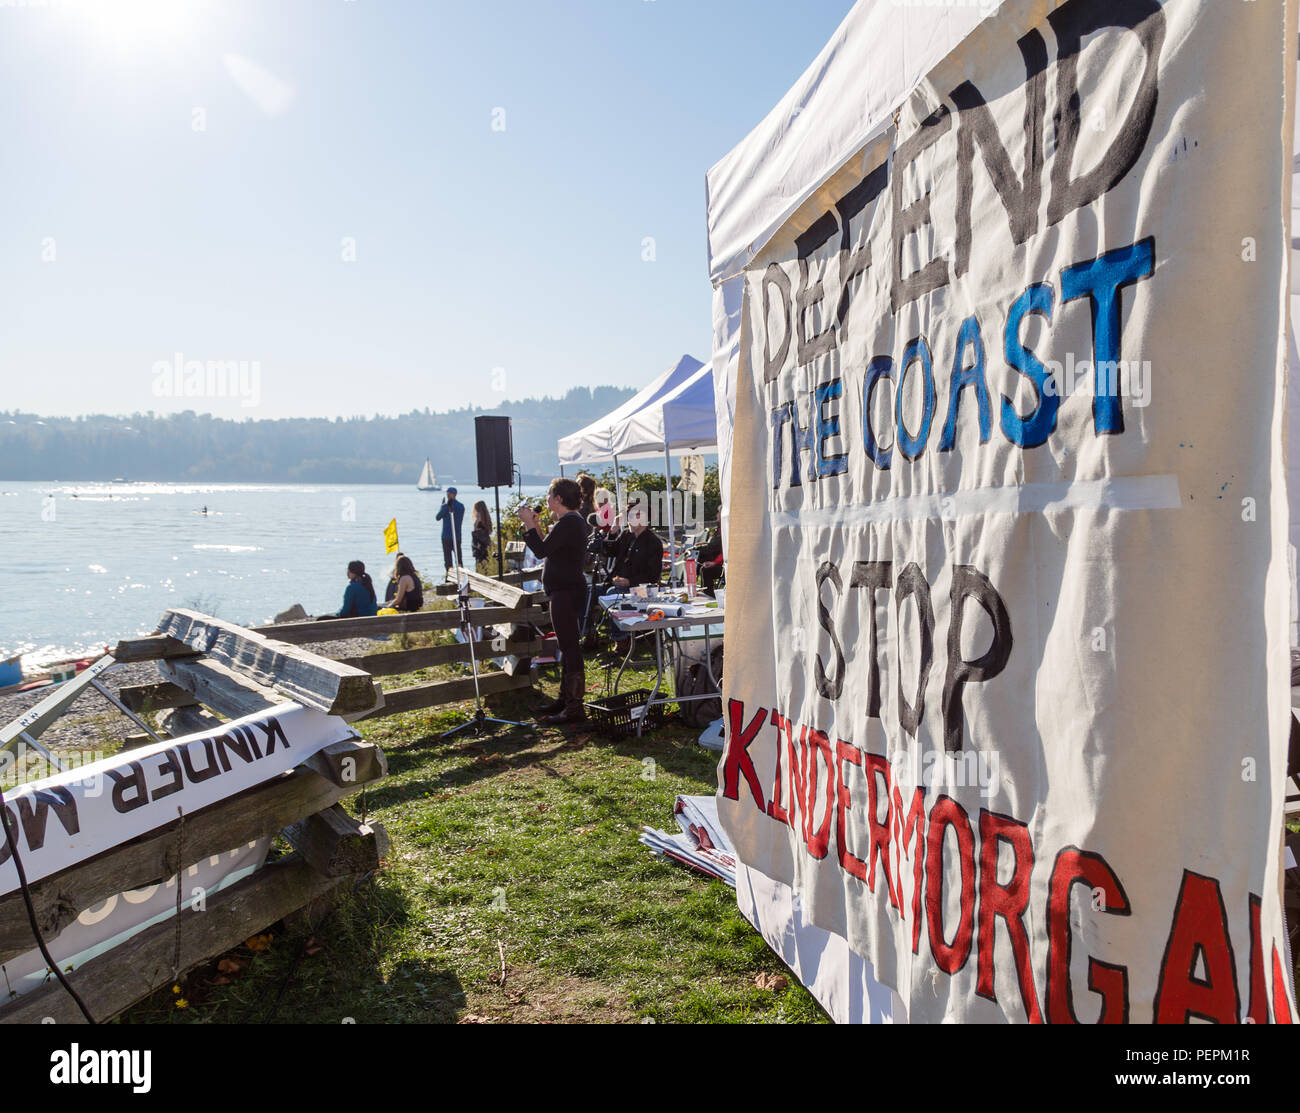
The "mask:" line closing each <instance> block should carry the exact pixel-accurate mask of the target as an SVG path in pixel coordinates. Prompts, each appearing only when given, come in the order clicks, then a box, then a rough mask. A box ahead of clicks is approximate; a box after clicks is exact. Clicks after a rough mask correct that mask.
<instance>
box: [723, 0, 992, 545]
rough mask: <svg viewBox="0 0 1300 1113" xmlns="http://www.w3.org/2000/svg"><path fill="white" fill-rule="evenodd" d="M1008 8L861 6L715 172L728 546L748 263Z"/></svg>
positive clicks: (987, 0)
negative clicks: (937, 70)
mask: <svg viewBox="0 0 1300 1113" xmlns="http://www.w3.org/2000/svg"><path fill="white" fill-rule="evenodd" d="M1001 3H1002V0H981V2H980V3H979V4H978V5H977V4H946V5H925V6H922V5H919V4H915V5H914V4H898V3H896V2H894V0H858V2H857V3H856V4H855V5H854V6H853V10H852V11H850V12H849V14H848V15H847V16H846V17H845V19H844V22H843V23H841V24H840V26H839V29H838V30H837V31H836V32H835V34H834V35H833V36H832V37H831V40H830V42H828V43H827V44H826V46H825V47H824V48H823V49H822V52H821V53H820V54H819V55H818V56H817V59H816V60H815V61H814V62H813V64H812V65H811V66H809V67H808V69H807V70H805V71H804V74H803V76H802V77H801V78H799V80H798V81H797V82H795V85H794V87H793V88H792V89H791V90H790V91H789V92H788V93H786V95H785V96H784V97H782V98H781V101H780V103H779V104H777V106H776V107H775V108H773V109H772V111H771V112H769V113H768V114H767V116H766V117H765V118H764V119H763V122H762V123H760V124H759V125H758V127H756V128H755V129H754V130H753V131H752V132H750V133H749V135H748V136H746V137H745V139H744V140H743V141H742V142H741V143H740V144H739V145H738V146H736V147H735V148H734V149H733V150H732V151H731V152H730V153H729V154H727V155H726V156H725V157H724V158H722V160H721V161H719V162H718V164H717V165H716V166H714V167H713V169H712V170H710V171H709V172H708V175H707V179H706V194H707V203H708V250H709V278H710V280H711V281H712V283H713V289H714V294H713V370H714V382H715V386H716V390H717V395H718V397H717V416H718V467H719V476H718V479H719V485H720V487H721V490H722V535H723V543H724V545H725V543H726V535H727V529H726V523H727V491H728V485H729V482H730V448H731V429H732V425H733V415H734V412H735V404H734V403H735V396H736V361H737V359H738V358H739V351H740V328H741V293H742V290H743V287H744V283H743V279H742V277H741V276H742V273H743V271H744V268H745V265H746V264H747V263H748V262H749V260H750V259H752V258H753V257H754V256H755V255H756V254H758V252H759V251H761V250H762V249H763V247H764V246H765V245H766V244H767V242H768V241H769V240H770V239H771V238H772V236H773V234H774V233H775V232H776V231H777V230H778V229H780V228H781V226H782V225H784V224H785V222H786V221H787V220H788V219H789V218H790V216H791V215H792V214H793V213H794V212H796V211H797V210H798V209H799V207H800V206H801V205H802V204H803V203H804V202H805V201H806V200H808V198H809V197H811V196H812V195H813V194H814V193H815V192H816V191H817V190H818V189H819V188H820V187H821V186H822V184H823V183H824V182H825V181H826V180H827V179H828V178H829V177H830V176H831V174H832V173H834V172H835V171H836V170H838V169H839V168H840V167H841V166H842V165H843V164H844V163H845V161H846V160H847V159H849V158H850V157H851V156H852V155H853V154H854V153H855V152H857V151H859V150H861V149H862V148H863V147H864V146H865V145H866V144H867V143H868V142H869V141H870V140H871V139H873V138H874V137H875V136H877V135H879V134H882V133H883V132H884V131H885V130H886V129H887V128H888V127H889V125H890V123H891V122H892V120H893V115H894V111H895V110H896V109H897V108H898V107H899V106H900V105H901V104H902V103H903V102H904V101H905V100H906V99H907V97H908V95H909V94H910V93H911V92H912V90H914V89H915V88H916V86H917V85H918V84H919V83H920V81H921V79H922V78H924V77H925V75H926V74H927V73H929V72H930V70H931V69H933V68H934V66H935V65H936V64H937V63H939V62H940V61H942V60H943V59H944V58H945V57H946V56H947V55H948V54H949V53H950V52H951V51H952V50H953V49H954V48H955V47H956V46H957V44H958V43H960V42H961V41H962V40H963V39H964V38H965V37H966V36H967V35H968V34H970V32H971V31H972V30H974V28H975V26H976V25H977V24H978V23H979V22H980V21H981V20H982V19H983V18H984V17H985V16H988V15H991V14H992V13H993V12H995V11H996V10H997V9H998V8H999V7H1000V6H1001Z"/></svg>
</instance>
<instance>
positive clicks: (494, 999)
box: [458, 965, 640, 1024]
mask: <svg viewBox="0 0 1300 1113" xmlns="http://www.w3.org/2000/svg"><path fill="white" fill-rule="evenodd" d="M497 977H499V975H493V978H494V979H495V978H497ZM639 1021H640V1017H639V1016H638V1014H637V1013H635V1012H634V1011H633V1010H632V1009H631V1008H630V1007H629V1006H628V1003H627V1001H626V999H625V998H624V997H623V995H622V994H621V993H620V992H618V991H617V990H612V989H610V987H609V986H607V985H604V984H602V983H601V982H596V981H591V980H589V979H586V978H571V977H555V976H554V975H551V974H548V973H547V972H546V971H544V970H539V969H538V968H537V967H535V966H522V967H515V966H510V965H507V966H506V978H505V985H504V986H499V985H496V984H495V982H494V984H492V985H489V986H487V987H486V988H485V989H483V990H482V991H480V992H476V993H472V994H471V995H470V997H469V999H468V1000H467V1002H466V1010H465V1012H464V1013H463V1014H462V1015H461V1017H460V1018H459V1021H458V1022H459V1023H461V1024H485V1023H495V1024H559V1023H569V1024H583V1023H586V1024H636V1023H639Z"/></svg>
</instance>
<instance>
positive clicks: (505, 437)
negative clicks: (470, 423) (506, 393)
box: [474, 417, 515, 488]
mask: <svg viewBox="0 0 1300 1113" xmlns="http://www.w3.org/2000/svg"><path fill="white" fill-rule="evenodd" d="M474 442H475V446H476V447H477V449H478V485H479V486H480V487H484V488H486V487H509V486H510V485H511V484H513V483H514V481H515V450H514V444H513V442H512V439H511V436H510V419H509V418H508V417H476V418H475V419H474Z"/></svg>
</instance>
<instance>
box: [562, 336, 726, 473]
mask: <svg viewBox="0 0 1300 1113" xmlns="http://www.w3.org/2000/svg"><path fill="white" fill-rule="evenodd" d="M703 366H704V364H703V363H701V362H700V361H699V360H698V359H696V358H695V357H694V356H682V358H681V359H680V360H678V361H677V363H676V364H674V365H673V366H672V367H670V368H669V369H668V370H667V371H665V372H663V374H661V375H659V376H658V377H657V378H656V379H655V380H654V381H653V382H652V383H650V385H649V386H647V387H646V388H645V389H644V390H641V391H639V392H638V393H637V394H635V395H634V396H633V397H631V398H629V399H628V400H627V401H626V402H624V403H623V404H622V405H621V406H619V407H618V408H617V409H614V410H611V411H610V412H609V413H607V414H606V415H605V416H604V417H602V418H598V419H597V420H596V421H593V422H592V423H591V424H590V425H588V426H586V427H585V428H583V429H579V430H578V431H577V432H576V433H570V434H569V435H568V436H567V437H561V438H560V440H559V456H560V469H561V471H563V469H564V468H565V467H566V466H569V465H575V464H588V463H594V462H596V461H603V460H612V459H614V457H615V456H617V455H620V453H619V451H618V450H617V449H616V448H615V447H614V443H613V438H614V435H615V432H616V431H617V430H619V429H621V428H622V427H623V425H624V423H625V422H627V421H628V419H629V418H632V417H634V416H635V415H636V414H637V413H638V412H640V411H641V410H643V409H644V408H645V407H647V406H650V405H653V404H654V403H655V402H657V401H660V400H661V399H663V398H665V397H666V396H667V395H669V394H671V393H672V392H673V391H675V390H676V389H677V388H678V387H680V386H682V385H683V384H684V383H686V382H687V381H688V380H689V379H690V378H691V377H692V376H693V375H695V374H696V373H697V372H698V371H699V370H700V368H702V367H703ZM642 455H650V456H658V455H659V450H658V449H656V450H655V451H653V452H649V453H642Z"/></svg>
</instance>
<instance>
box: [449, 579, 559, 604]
mask: <svg viewBox="0 0 1300 1113" xmlns="http://www.w3.org/2000/svg"><path fill="white" fill-rule="evenodd" d="M465 575H466V576H468V577H469V585H470V587H472V588H473V589H474V590H475V591H476V592H478V594H479V595H481V596H483V598H484V599H491V600H492V601H493V602H495V603H500V604H501V605H502V606H504V607H527V606H530V605H532V604H534V603H536V602H537V601H538V599H539V598H541V593H540V592H536V591H525V590H524V589H523V588H522V587H516V586H514V585H512V584H507V583H502V582H501V581H499V580H497V579H494V578H493V577H492V576H484V575H481V574H480V573H478V572H469V571H466V573H465Z"/></svg>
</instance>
